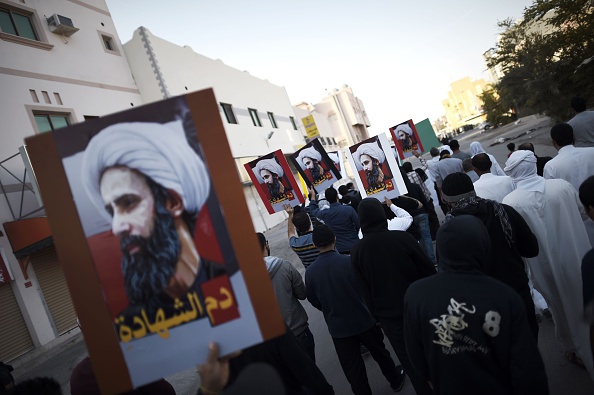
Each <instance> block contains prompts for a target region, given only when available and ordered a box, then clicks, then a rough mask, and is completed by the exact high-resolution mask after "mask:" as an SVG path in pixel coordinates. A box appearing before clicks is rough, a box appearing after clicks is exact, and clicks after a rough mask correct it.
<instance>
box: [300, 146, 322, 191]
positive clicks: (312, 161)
mask: <svg viewBox="0 0 594 395" xmlns="http://www.w3.org/2000/svg"><path fill="white" fill-rule="evenodd" d="M297 163H298V164H299V166H300V167H301V168H302V169H303V170H304V172H305V174H306V176H307V178H308V179H309V181H310V182H311V183H312V184H313V185H314V186H316V185H318V184H321V183H322V182H324V181H325V180H326V178H327V176H326V173H327V170H326V169H325V168H324V167H323V162H322V154H321V153H320V152H319V151H318V150H317V149H315V147H314V146H313V145H310V146H309V147H306V148H303V149H302V150H301V151H299V155H298V157H297Z"/></svg>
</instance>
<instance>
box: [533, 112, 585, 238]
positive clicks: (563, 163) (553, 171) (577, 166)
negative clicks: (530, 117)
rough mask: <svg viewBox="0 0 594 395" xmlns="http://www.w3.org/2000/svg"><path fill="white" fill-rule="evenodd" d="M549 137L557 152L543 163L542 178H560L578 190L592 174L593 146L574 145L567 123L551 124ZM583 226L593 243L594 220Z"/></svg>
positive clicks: (571, 132)
mask: <svg viewBox="0 0 594 395" xmlns="http://www.w3.org/2000/svg"><path fill="white" fill-rule="evenodd" d="M551 139H552V140H553V146H554V147H555V148H556V149H557V151H559V153H558V154H557V156H555V157H554V158H553V159H551V160H550V161H548V162H547V163H546V164H545V166H544V171H543V176H544V178H548V179H553V178H561V179H563V180H565V181H568V182H569V183H570V184H571V185H573V187H574V188H575V190H576V191H579V189H580V185H582V182H584V181H585V180H586V178H588V177H590V176H592V175H594V147H574V145H573V144H574V141H575V140H574V134H573V127H572V126H571V125H569V124H567V123H560V124H558V125H555V126H553V128H552V129H551ZM585 226H586V231H587V232H588V238H589V239H590V244H594V222H593V221H592V220H591V219H589V218H588V220H587V221H585Z"/></svg>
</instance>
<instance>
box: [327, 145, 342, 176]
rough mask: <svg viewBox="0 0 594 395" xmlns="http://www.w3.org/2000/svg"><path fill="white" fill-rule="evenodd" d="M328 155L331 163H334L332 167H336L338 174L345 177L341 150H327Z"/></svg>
mask: <svg viewBox="0 0 594 395" xmlns="http://www.w3.org/2000/svg"><path fill="white" fill-rule="evenodd" d="M328 157H329V158H330V160H331V161H332V163H334V167H336V170H338V172H339V173H340V176H341V177H342V178H345V177H346V170H345V167H344V154H343V153H342V150H338V151H328Z"/></svg>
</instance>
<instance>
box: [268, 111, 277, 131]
mask: <svg viewBox="0 0 594 395" xmlns="http://www.w3.org/2000/svg"><path fill="white" fill-rule="evenodd" d="M268 119H270V123H271V124H272V127H273V128H278V126H276V120H275V119H274V114H273V113H271V112H268Z"/></svg>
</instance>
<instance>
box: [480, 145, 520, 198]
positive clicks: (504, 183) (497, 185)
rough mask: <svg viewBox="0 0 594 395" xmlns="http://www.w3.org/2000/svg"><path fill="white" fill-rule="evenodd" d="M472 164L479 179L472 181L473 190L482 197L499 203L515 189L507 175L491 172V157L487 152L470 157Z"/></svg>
mask: <svg viewBox="0 0 594 395" xmlns="http://www.w3.org/2000/svg"><path fill="white" fill-rule="evenodd" d="M472 166H473V167H474V170H475V171H476V174H478V176H479V179H478V180H477V181H474V191H475V192H476V194H477V195H478V196H480V197H482V198H483V199H489V200H495V201H496V202H499V203H501V202H502V201H503V198H504V197H506V196H507V195H508V194H509V193H510V192H511V191H513V190H514V189H516V186H515V185H514V183H513V181H512V180H511V178H509V177H508V176H496V175H494V174H491V166H492V163H491V158H489V155H487V154H478V155H475V156H474V158H472Z"/></svg>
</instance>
